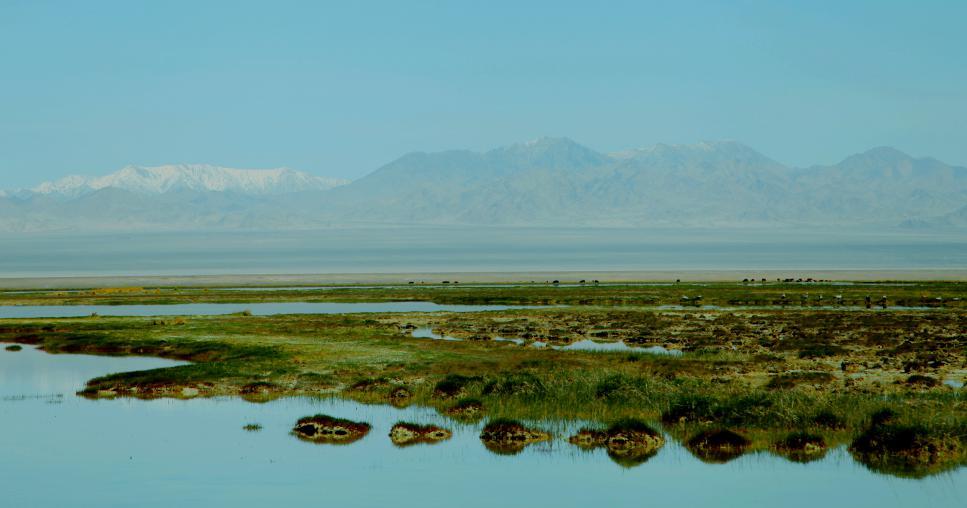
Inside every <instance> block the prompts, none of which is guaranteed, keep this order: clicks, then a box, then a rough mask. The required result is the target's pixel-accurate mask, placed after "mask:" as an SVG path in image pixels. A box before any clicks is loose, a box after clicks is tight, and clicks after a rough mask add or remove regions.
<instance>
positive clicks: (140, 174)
mask: <svg viewBox="0 0 967 508" xmlns="http://www.w3.org/2000/svg"><path fill="white" fill-rule="evenodd" d="M346 183H348V180H340V179H336V178H324V177H319V176H314V175H310V174H308V173H304V172H301V171H295V170H292V169H288V168H278V169H234V168H224V167H219V166H211V165H208V164H177V165H166V166H154V167H141V166H127V167H125V168H124V169H121V170H120V171H117V172H115V173H111V174H109V175H105V176H98V177H86V176H77V175H73V176H67V177H64V178H61V179H59V180H56V181H53V182H44V183H42V184H40V185H38V186H37V187H34V188H33V189H31V191H32V192H34V193H36V194H44V195H54V196H65V197H77V196H82V195H85V194H89V193H91V192H94V191H98V190H101V189H109V188H110V189H121V190H126V191H129V192H134V193H138V194H164V193H166V192H169V191H174V190H188V191H198V192H236V193H240V194H253V195H265V194H284V193H289V192H302V191H317V190H327V189H331V188H333V187H337V186H339V185H344V184H346Z"/></svg>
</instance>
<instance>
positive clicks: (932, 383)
mask: <svg viewBox="0 0 967 508" xmlns="http://www.w3.org/2000/svg"><path fill="white" fill-rule="evenodd" d="M904 383H905V384H906V385H907V386H909V387H911V388H919V389H926V388H936V387H938V386H940V380H938V379H936V378H932V377H930V376H924V375H922V374H913V375H912V376H910V377H908V378H907V379H906V381H904Z"/></svg>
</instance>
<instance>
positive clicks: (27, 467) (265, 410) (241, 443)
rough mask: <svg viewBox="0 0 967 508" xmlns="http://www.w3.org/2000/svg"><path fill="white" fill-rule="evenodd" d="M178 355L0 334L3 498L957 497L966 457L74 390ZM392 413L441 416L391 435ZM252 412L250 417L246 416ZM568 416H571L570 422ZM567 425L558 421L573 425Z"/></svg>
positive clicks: (526, 500)
mask: <svg viewBox="0 0 967 508" xmlns="http://www.w3.org/2000/svg"><path fill="white" fill-rule="evenodd" d="M176 363H177V362H170V361H165V360H157V359H150V358H107V357H91V356H80V355H47V354H46V353H43V352H40V351H37V350H34V349H32V348H30V347H26V348H24V350H22V351H20V352H10V351H5V350H0V414H2V417H0V450H3V453H2V454H0V492H2V496H3V505H4V506H32V507H48V506H49V507H55V506H56V507H62V506H99V507H100V506H142V507H143V506H159V507H162V506H164V507H167V506H238V507H246V506H296V505H304V506H319V505H325V506H341V507H351V506H393V507H399V508H406V507H411V506H415V507H421V508H425V507H437V506H441V507H443V506H447V507H449V506H455V505H456V506H461V507H476V506H481V507H482V506H487V507H492V506H554V507H571V506H574V507H587V506H599V505H606V506H643V505H648V506H742V507H746V506H790V507H800V506H801V507H810V508H813V507H815V506H850V507H851V508H860V507H876V508H884V507H891V506H897V507H901V506H902V507H909V506H931V507H948V506H949V507H961V506H965V505H967V468H961V469H959V470H957V471H954V472H949V473H945V474H941V475H937V476H931V477H928V478H924V479H920V480H912V479H904V478H896V477H892V476H885V475H879V474H876V473H873V472H871V471H869V470H867V469H866V468H864V467H863V466H861V465H859V464H857V463H855V462H854V461H853V460H852V459H851V458H850V456H849V455H848V453H846V452H845V451H844V450H843V449H836V450H832V451H831V452H830V453H829V454H828V455H827V456H826V457H825V458H823V459H822V460H819V461H816V462H811V463H809V464H799V463H792V462H788V461H786V460H784V459H781V458H778V457H775V456H772V455H769V454H750V455H746V456H743V457H740V458H738V459H736V460H733V461H731V462H728V463H726V464H707V463H704V462H701V461H699V460H698V459H696V458H695V457H693V456H692V455H691V454H690V453H689V452H688V451H687V450H686V449H684V448H683V447H682V446H681V445H679V444H677V443H675V442H674V440H671V439H668V442H667V444H666V445H665V446H664V448H662V449H661V451H660V452H659V453H658V454H657V455H656V456H654V457H652V458H651V459H650V460H648V461H647V462H645V463H643V464H641V465H638V466H636V467H631V468H624V467H622V466H620V465H618V464H617V463H615V462H612V461H611V460H610V459H609V458H608V455H607V454H606V453H605V451H604V450H595V451H593V452H585V451H582V450H581V449H579V448H577V447H575V446H573V445H570V444H569V443H567V441H566V440H565V439H564V438H563V437H562V436H563V435H565V433H564V432H563V431H564V430H569V429H564V428H563V427H562V426H561V425H560V424H558V425H557V427H556V429H555V426H554V425H552V424H545V425H546V428H548V429H549V430H555V435H556V438H555V439H554V440H552V441H549V442H545V443H536V444H533V445H531V446H528V447H527V448H525V449H524V450H523V451H521V452H520V453H518V454H516V455H497V454H494V453H492V452H490V451H488V450H487V449H486V448H485V447H484V446H483V445H482V443H481V441H480V440H479V438H478V435H479V433H480V429H481V424H476V425H460V424H456V423H455V422H453V421H451V420H449V419H447V418H444V417H442V416H440V415H438V414H437V413H436V412H434V411H433V410H431V409H427V408H419V407H409V408H405V409H397V408H394V407H391V406H375V405H363V404H358V403H355V402H348V401H342V400H336V399H307V398H289V399H280V400H276V401H274V402H269V403H264V404H253V403H249V402H245V401H242V400H240V399H236V398H219V399H205V400H202V399H196V400H152V401H142V400H135V399H115V400H87V399H83V398H80V397H76V396H75V395H74V392H75V391H76V390H78V389H79V388H81V387H82V386H83V383H84V380H85V379H86V378H88V377H93V376H97V375H102V374H106V373H109V372H113V371H118V370H129V369H144V368H158V367H163V366H167V365H174V364H176ZM315 413H326V414H330V415H333V416H337V417H343V418H349V419H353V420H357V421H364V422H368V423H369V424H371V425H372V430H371V431H370V432H369V434H368V435H366V436H365V437H364V438H363V439H361V440H359V441H357V442H355V443H353V444H349V445H343V446H333V445H325V444H315V443H308V442H304V441H301V440H299V439H297V438H295V437H294V436H293V435H291V434H290V430H291V429H292V427H293V424H294V423H295V421H296V420H297V419H299V418H300V417H303V416H306V415H311V414H315ZM398 420H407V421H413V422H417V423H428V424H436V425H440V426H442V427H446V428H448V429H451V430H452V431H453V437H452V438H451V439H449V440H446V441H443V442H441V443H438V444H433V445H429V444H419V445H414V446H409V447H406V448H399V447H397V446H394V445H393V444H392V443H391V441H390V439H389V437H387V435H388V434H389V430H390V427H391V426H392V425H393V424H394V423H395V422H397V421H398ZM248 423H258V424H259V425H261V426H262V429H261V430H260V431H257V432H251V431H245V430H243V428H242V427H243V426H244V425H246V424H248ZM570 427H573V425H572V426H570ZM570 427H569V428H570Z"/></svg>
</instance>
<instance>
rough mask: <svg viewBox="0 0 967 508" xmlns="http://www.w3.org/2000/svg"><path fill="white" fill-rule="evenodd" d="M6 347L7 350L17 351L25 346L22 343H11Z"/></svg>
mask: <svg viewBox="0 0 967 508" xmlns="http://www.w3.org/2000/svg"><path fill="white" fill-rule="evenodd" d="M4 349H6V350H7V351H13V352H17V351H20V350H22V349H23V346H21V345H20V344H13V345H10V346H7V347H5V348H4Z"/></svg>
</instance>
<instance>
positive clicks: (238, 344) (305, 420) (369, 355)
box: [0, 281, 967, 506]
mask: <svg viewBox="0 0 967 508" xmlns="http://www.w3.org/2000/svg"><path fill="white" fill-rule="evenodd" d="M965 288H967V285H965V284H964V283H959V282H912V283H904V284H878V285H875V284H853V285H843V284H834V283H827V282H805V281H804V282H802V283H799V282H795V281H793V282H782V281H778V282H775V281H773V282H766V283H763V282H762V281H759V282H757V283H756V284H755V285H752V284H751V283H749V282H746V283H742V282H735V283H723V282H718V283H703V284H695V283H678V284H676V283H674V282H669V283H668V284H667V285H605V284H604V283H602V284H600V285H595V284H579V283H575V284H569V285H565V284H563V281H562V284H559V285H554V284H542V283H538V284H534V285H530V284H507V285H500V286H494V287H490V286H488V285H481V286H476V287H453V286H449V287H443V286H435V287H409V286H407V285H401V286H385V287H365V288H364V287H359V288H355V287H342V288H338V289H325V290H320V289H305V290H301V289H292V288H281V289H279V288H266V290H264V291H259V290H257V289H253V290H249V291H244V292H239V291H223V290H220V289H218V288H115V289H108V290H104V289H101V290H85V289H83V288H80V289H79V288H63V290H42V291H27V292H16V293H4V294H0V305H2V307H0V308H2V309H3V312H6V314H4V316H7V317H5V318H4V319H0V341H2V342H4V343H5V346H9V345H19V346H21V347H22V350H20V351H14V350H10V349H3V350H2V351H0V354H2V356H0V358H2V362H0V363H2V366H3V370H2V371H0V376H2V377H0V379H2V380H3V384H2V385H0V389H2V390H3V397H4V398H3V401H2V404H3V407H4V413H5V416H4V419H5V430H6V432H5V437H4V438H3V439H5V441H6V443H5V448H4V449H5V450H10V451H11V454H10V455H9V456H8V457H7V458H5V459H3V462H4V464H3V470H2V473H3V475H2V476H3V478H4V479H3V480H0V483H7V482H10V483H8V489H7V491H8V492H10V491H11V489H12V491H13V492H14V496H15V497H14V499H20V500H22V501H24V503H22V504H36V505H38V506H40V505H53V504H57V503H56V502H55V500H56V499H57V496H58V493H56V492H45V493H40V494H38V493H36V492H35V493H33V494H30V493H28V492H27V491H26V490H24V489H19V488H18V487H17V486H18V485H19V484H20V483H21V482H19V481H17V479H18V478H19V479H21V480H22V479H23V477H24V476H25V475H27V474H28V473H27V472H26V471H25V470H23V469H22V468H19V469H18V466H17V465H18V464H28V465H29V468H33V469H30V472H31V473H33V474H30V475H29V476H31V477H34V478H36V477H41V476H42V477H49V476H51V475H56V474H57V472H58V468H68V465H69V464H70V463H71V461H70V460H69V459H65V460H64V463H63V464H52V463H39V462H38V461H37V460H36V459H34V460H33V461H31V459H29V458H27V457H26V455H27V452H28V450H29V449H36V447H41V448H44V449H46V448H48V447H51V448H52V449H53V448H54V447H58V446H63V447H64V449H65V450H77V451H78V453H82V452H83V449H84V448H85V447H93V446H95V445H96V446H102V447H105V448H104V449H105V450H110V453H109V454H107V455H109V456H111V457H113V459H112V460H113V462H112V461H111V460H107V459H104V461H103V463H100V462H99V463H98V464H96V467H93V468H91V470H90V471H87V470H85V471H84V472H83V473H75V474H74V476H76V477H77V478H78V480H77V481H82V480H81V479H84V480H86V481H94V480H93V475H95V474H96V473H100V474H105V475H108V474H119V473H118V471H123V473H120V474H119V476H116V478H117V480H112V482H121V481H122V480H121V479H122V478H126V479H127V481H130V482H134V484H139V485H150V483H151V481H152V477H153V476H152V475H153V474H157V475H169V476H170V475H176V476H179V477H182V476H184V477H185V478H184V481H185V482H186V483H184V485H185V487H184V488H185V489H187V490H189V491H192V489H198V490H197V491H196V492H197V493H201V492H203V488H204V485H203V484H204V483H205V482H211V481H225V482H227V483H228V484H231V485H233V489H231V490H234V492H231V493H229V492H221V491H220V492H219V493H217V494H216V493H211V492H209V493H207V494H206V495H208V496H216V495H217V496H224V497H218V498H217V499H218V500H219V501H228V500H236V501H239V502H241V503H242V504H251V502H252V501H253V498H245V497H244V494H243V493H244V492H246V491H247V490H249V489H247V488H246V482H248V483H249V484H252V485H254V484H258V485H260V486H261V487H265V490H259V492H260V494H258V495H270V494H273V493H274V494H275V495H277V496H279V497H277V498H276V499H287V500H292V501H293V502H295V501H296V500H305V499H309V498H311V496H312V495H313V494H316V495H318V489H316V490H314V488H310V487H306V486H305V485H299V480H298V479H299V478H304V477H305V475H308V474H310V472H309V471H307V470H306V469H309V470H315V471H317V474H323V473H322V472H323V471H324V472H325V473H324V476H323V477H322V479H320V483H319V484H318V485H317V486H318V487H319V488H322V486H323V485H325V486H326V487H327V492H328V495H330V496H331V497H330V499H333V500H337V501H338V500H342V501H344V504H350V505H353V504H359V503H358V502H354V501H353V497H352V492H353V489H354V488H356V489H358V488H362V487H361V483H360V482H361V481H362V478H360V477H358V473H359V472H360V471H363V470H365V471H366V472H367V475H362V476H366V477H367V479H366V481H367V482H376V483H377V484H379V485H382V486H385V487H386V489H387V491H386V493H385V494H386V495H388V496H389V495H390V494H389V493H390V492H391V491H392V489H393V488H404V487H402V485H403V484H405V483H406V482H407V481H409V482H411V484H416V485H427V486H428V487H427V489H425V490H426V492H424V491H421V492H422V494H421V495H419V496H406V499H403V500H402V502H403V503H404V505H408V504H416V503H420V504H424V505H427V504H428V505H443V504H446V492H447V491H448V489H479V490H480V491H481V492H482V494H481V496H480V498H479V499H478V501H480V502H479V505H484V504H496V503H505V504H506V503H514V504H517V503H520V502H524V501H526V500H527V499H531V500H532V502H536V503H540V504H544V503H547V502H554V504H559V505H582V504H587V503H590V502H594V501H592V500H590V499H587V496H589V495H591V494H592V493H594V492H599V493H601V492H606V493H607V494H604V495H605V497H606V498H611V497H609V496H612V495H613V499H619V500H623V501H625V502H627V500H629V499H635V496H634V495H633V494H632V492H631V490H632V489H642V488H645V487H646V486H647V488H648V492H649V496H651V497H652V498H653V499H655V500H662V499H665V500H668V501H671V500H676V499H677V500H679V501H681V500H682V499H685V500H687V501H690V502H693V503H702V502H705V503H709V502H713V501H712V500H713V499H714V500H715V501H714V502H716V504H719V505H729V504H731V505H736V506H743V505H748V504H749V503H756V502H768V501H769V500H772V501H773V502H778V500H779V499H780V497H781V498H782V501H783V502H784V503H785V504H787V505H788V504H789V503H790V499H791V498H793V497H796V496H790V495H789V493H790V492H802V493H804V494H803V495H802V496H800V497H803V499H802V503H803V505H805V503H806V502H807V501H809V502H810V503H814V502H816V500H817V499H818V498H817V494H816V493H817V492H818V491H817V490H816V485H817V483H816V482H823V483H822V485H823V488H822V489H821V490H822V492H821V494H818V495H819V497H821V498H824V499H828V500H829V501H830V502H834V501H833V500H834V499H835V500H836V501H835V502H836V504H844V502H843V500H844V499H847V500H848V501H849V503H850V504H851V505H854V506H894V505H896V506H902V505H904V504H906V505H909V504H919V503H920V502H921V501H923V500H924V499H927V498H929V499H930V504H931V505H933V506H961V505H962V504H963V502H964V501H965V499H967V492H965V484H967V479H965V477H964V474H965V471H967V468H964V467H963V466H964V465H967V399H965V391H964V390H963V388H962V387H963V381H964V379H965V377H967V307H964V304H963V297H964V296H965ZM68 290H69V291H68ZM683 297H687V300H683ZM696 297H700V298H696ZM881 297H885V305H882V304H881V303H880V302H881V301H883V300H882V299H881ZM830 301H832V302H833V303H830ZM684 302H687V303H684ZM293 303H296V304H298V305H296V306H295V307H291V308H285V307H283V308H282V310H281V311H280V312H259V311H258V310H256V309H260V308H266V307H258V306H259V305H283V306H284V305H288V304H293ZM400 304H406V305H407V306H403V307H400V306H399V305H400ZM206 305H224V306H226V307H224V308H220V310H223V311H224V312H225V313H216V312H212V313H205V312H204V310H206V307H205V306H206ZM304 305H342V307H332V308H331V309H330V310H331V312H327V313H312V312H311V311H305V312H298V311H299V310H304V309H305V307H304ZM359 305H362V306H366V305H381V306H383V307H380V308H375V307H358V306H359ZM87 306H95V307H96V309H97V310H96V311H90V307H87ZM128 306H139V307H138V308H139V311H138V312H137V313H136V314H135V313H132V312H124V309H128V308H130V307H128ZM193 306H201V307H193ZM458 306H469V307H458ZM44 307H48V309H47V310H48V311H53V310H54V309H57V312H47V313H44V312H43V310H44ZM884 307H885V308H884ZM18 309H21V311H22V309H30V311H29V312H26V313H21V314H19V315H18V314H16V313H17V312H20V311H18ZM38 309H39V310H38ZM60 309H68V311H69V310H70V309H73V310H74V312H68V311H61V310H60ZM119 309H121V312H112V311H117V310H119ZM363 309H366V310H363ZM92 312H96V313H92ZM65 313H66V316H67V317H57V316H58V315H65ZM15 315H16V316H17V317H12V316H15ZM31 316H33V317H31ZM41 316H42V317H41ZM414 332H417V333H414ZM427 338H449V339H454V340H427ZM589 344H590V345H595V344H597V345H603V346H604V347H601V348H595V347H588V345H589ZM537 345H543V347H536V346H537ZM575 345H578V346H582V345H583V346H582V347H574V346H575ZM35 348H36V349H35ZM636 349H641V350H640V351H639V350H636ZM90 362H93V363H90ZM97 362H104V363H103V364H101V363H97ZM111 362H130V363H127V364H122V363H111ZM92 366H94V367H92ZM18 373H19V374H18ZM28 373H30V374H28ZM64 422H74V423H71V424H64ZM119 425H123V426H124V428H123V429H118V428H117V426H119ZM146 436H150V438H148V437H146ZM112 440H113V441H112ZM65 442H68V443H65ZM162 443H163V444H165V445H167V446H168V447H169V448H170V449H165V448H164V446H163V445H162ZM334 445H338V446H334ZM199 447H202V448H203V449H204V450H205V453H203V454H200V455H203V456H204V459H203V460H202V461H201V463H198V464H194V463H191V462H192V461H190V460H187V461H186V460H184V459H185V457H184V456H182V457H181V459H182V460H181V461H179V460H178V456H177V454H176V451H177V450H180V451H182V452H184V453H190V452H189V451H188V450H191V449H198V448H199ZM134 451H136V453H135V452H134ZM128 452H131V453H129V456H130V458H129V459H128V460H129V461H133V460H135V458H134V457H135V456H138V457H139V458H141V459H142V460H144V461H146V462H148V464H147V465H139V466H138V467H136V468H134V469H131V468H122V465H121V462H120V458H121V455H123V454H124V453H128ZM66 453H67V452H66V451H65V452H64V456H65V457H66V456H67V455H66ZM407 453H412V455H411V456H407V455H400V454H407ZM220 454H225V455H227V456H220ZM78 456H83V455H78ZM229 457H232V458H233V459H232V460H235V461H237V464H236V463H232V464H231V465H229V464H227V461H229V460H230V459H229ZM21 461H26V462H21ZM186 462H187V463H186ZM214 463H218V464H219V467H223V468H224V469H223V470H219V472H218V473H217V474H215V475H214V476H213V475H212V474H211V473H208V474H202V473H200V472H199V471H200V469H199V468H201V467H203V466H204V467H214ZM310 464H313V465H311V466H310ZM144 468H146V469H144ZM354 468H355V469H354ZM64 470H66V469H61V470H60V471H64ZM353 471H355V473H357V477H355V478H350V476H352V474H353ZM374 471H375V473H374ZM509 471H517V472H518V473H519V475H518V476H519V481H520V483H521V486H520V488H519V489H514V490H513V491H514V492H515V493H516V494H515V495H516V496H518V497H516V498H514V499H508V498H504V497H502V495H504V494H506V492H504V491H499V492H498V491H492V490H493V489H486V488H482V486H483V485H485V484H486V482H487V481H492V480H493V479H494V478H495V477H496V476H497V475H506V474H507V473H508V472H509ZM370 473H372V474H370ZM192 474H195V475H197V476H198V478H197V481H195V482H193V481H191V480H190V479H188V477H190V475H192ZM568 475H571V476H568ZM515 477H516V476H515ZM229 478H231V479H229ZM431 478H432V479H433V480H431ZM488 478H489V479H490V480H488ZM500 478H501V481H502V482H506V481H508V480H507V479H506V477H505V476H500ZM561 478H575V479H580V481H573V482H572V481H568V482H563V483H562V482H561V481H560V479H561ZM555 479H556V480H555ZM509 481H511V482H514V481H518V480H509ZM554 481H557V482H558V484H559V486H558V487H555V488H554V489H547V488H536V486H538V485H540V486H544V487H546V485H547V484H548V483H550V482H554ZM437 482H440V483H437ZM531 482H532V483H531ZM581 482H590V483H593V484H594V485H597V486H599V487H600V489H577V487H576V486H571V487H568V486H567V485H565V484H569V483H576V484H581ZM444 484H446V485H448V487H447V488H443V487H441V486H442V485H444ZM691 484H702V485H709V486H714V487H715V488H714V489H690V488H689V487H688V485H691ZM780 484H781V485H782V486H783V487H782V488H779V487H778V485H780ZM112 485H116V483H112ZM266 485H268V487H266ZM283 485H298V487H297V488H293V489H292V490H291V491H286V492H284V493H283V492H281V490H282V486H283ZM393 485H396V486H397V487H392V486H393ZM430 485H438V487H439V488H436V489H434V488H430V487H429V486H430ZM525 485H532V486H533V487H531V488H528V487H526V486H525ZM585 485H586V484H585ZM884 489H885V491H884ZM441 490H442V491H441ZM696 490H703V492H696ZM705 490H708V492H705ZM356 492H358V490H356ZM806 492H810V494H808V495H806V494H805V493H806ZM18 495H22V496H23V497H16V496H18ZM30 495H34V496H38V495H39V496H42V497H43V496H47V497H46V498H44V501H45V502H40V503H29V502H27V500H28V499H29V496H30ZM129 495H131V496H133V495H134V493H132V492H126V491H125V489H124V488H120V487H118V491H116V492H111V493H105V498H104V499H110V500H113V501H114V502H115V503H120V504H123V502H122V501H123V500H125V499H129V498H126V497H125V496H129ZM374 495H382V494H374ZM451 495H453V492H451ZM925 495H926V496H927V498H924V497H923V496H925ZM723 496H724V497H723ZM730 496H731V497H730ZM884 496H886V497H884ZM391 497H392V496H391ZM411 498H412V499H411ZM807 498H808V499H807ZM38 499H40V498H35V500H38ZM206 499H207V500H208V501H212V500H214V499H216V498H214V497H207V498H206ZM388 499H389V498H387V500H388ZM582 499H584V500H585V501H586V502H581V500H582ZM356 501H358V499H356ZM394 502H396V503H397V504H399V502H401V501H400V500H399V499H395V501H394ZM792 502H793V504H795V501H792ZM106 504H110V503H106ZM158 504H163V503H161V502H160V501H159V503H158ZM686 504H688V503H686Z"/></svg>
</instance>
